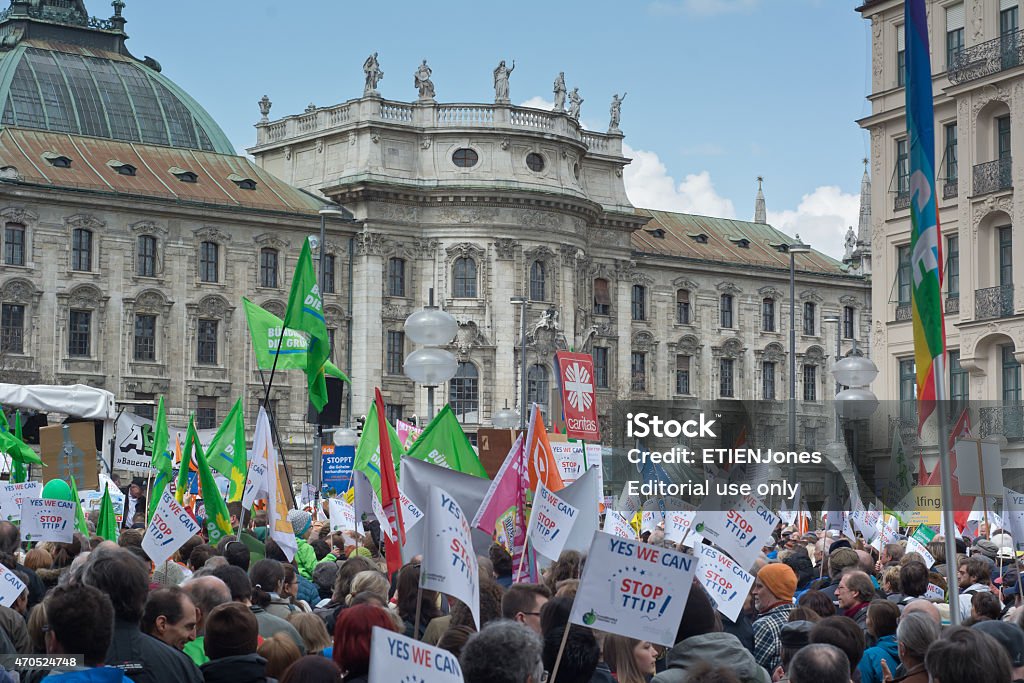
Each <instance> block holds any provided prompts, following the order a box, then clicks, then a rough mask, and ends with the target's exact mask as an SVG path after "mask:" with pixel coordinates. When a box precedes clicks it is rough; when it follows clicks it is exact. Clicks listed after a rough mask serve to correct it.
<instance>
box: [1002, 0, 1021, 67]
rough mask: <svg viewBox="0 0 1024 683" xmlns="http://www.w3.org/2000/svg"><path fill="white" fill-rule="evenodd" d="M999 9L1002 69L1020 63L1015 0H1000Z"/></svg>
mask: <svg viewBox="0 0 1024 683" xmlns="http://www.w3.org/2000/svg"><path fill="white" fill-rule="evenodd" d="M999 10H1000V11H999V53H1000V62H1001V65H1002V67H1003V68H1004V69H1011V68H1013V67H1015V66H1019V65H1020V63H1021V61H1020V44H1021V40H1020V34H1019V33H1018V32H1017V29H1018V9H1017V2H1016V0H1000V2H999Z"/></svg>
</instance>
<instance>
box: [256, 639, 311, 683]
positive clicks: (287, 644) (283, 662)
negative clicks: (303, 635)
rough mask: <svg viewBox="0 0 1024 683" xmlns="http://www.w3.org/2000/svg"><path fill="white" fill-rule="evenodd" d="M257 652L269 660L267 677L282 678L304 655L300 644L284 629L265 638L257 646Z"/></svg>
mask: <svg viewBox="0 0 1024 683" xmlns="http://www.w3.org/2000/svg"><path fill="white" fill-rule="evenodd" d="M256 654H258V655H259V656H260V657H263V658H264V659H266V660H267V668H266V676H267V678H280V677H281V674H283V673H284V672H285V670H286V669H287V668H288V667H289V666H291V665H292V664H294V663H295V662H297V661H299V658H300V657H302V652H301V651H300V650H299V646H298V645H296V644H295V641H294V640H292V639H291V636H289V635H288V634H287V633H284V632H283V631H279V632H278V633H275V634H274V635H273V636H271V637H270V638H264V639H263V642H262V643H260V644H259V646H258V647H257V648H256Z"/></svg>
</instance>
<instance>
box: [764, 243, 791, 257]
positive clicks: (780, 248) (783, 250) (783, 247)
mask: <svg viewBox="0 0 1024 683" xmlns="http://www.w3.org/2000/svg"><path fill="white" fill-rule="evenodd" d="M768 246H770V247H771V248H772V249H774V250H775V251H777V252H779V253H780V254H788V253H789V245H788V244H785V243H781V244H769V245H768Z"/></svg>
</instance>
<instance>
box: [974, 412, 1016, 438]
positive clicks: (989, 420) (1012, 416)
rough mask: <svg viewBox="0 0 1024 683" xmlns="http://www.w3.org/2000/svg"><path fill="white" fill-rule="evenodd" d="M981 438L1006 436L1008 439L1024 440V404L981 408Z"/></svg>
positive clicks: (979, 414)
mask: <svg viewBox="0 0 1024 683" xmlns="http://www.w3.org/2000/svg"><path fill="white" fill-rule="evenodd" d="M978 416H979V418H980V422H981V438H983V439H987V438H989V437H996V436H1005V437H1006V440H1007V441H1024V406H1021V405H1009V406H997V407H990V408H980V409H979V410H978Z"/></svg>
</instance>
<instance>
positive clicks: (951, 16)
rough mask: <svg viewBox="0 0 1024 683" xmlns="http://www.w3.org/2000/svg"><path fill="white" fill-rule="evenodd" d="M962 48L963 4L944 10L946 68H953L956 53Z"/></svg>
mask: <svg viewBox="0 0 1024 683" xmlns="http://www.w3.org/2000/svg"><path fill="white" fill-rule="evenodd" d="M963 47H964V3H962V2H960V3H957V4H955V5H950V6H949V7H947V8H946V68H947V69H949V68H951V67H952V66H953V60H954V59H955V57H956V53H957V52H959V51H960V50H962V49H963Z"/></svg>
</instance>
